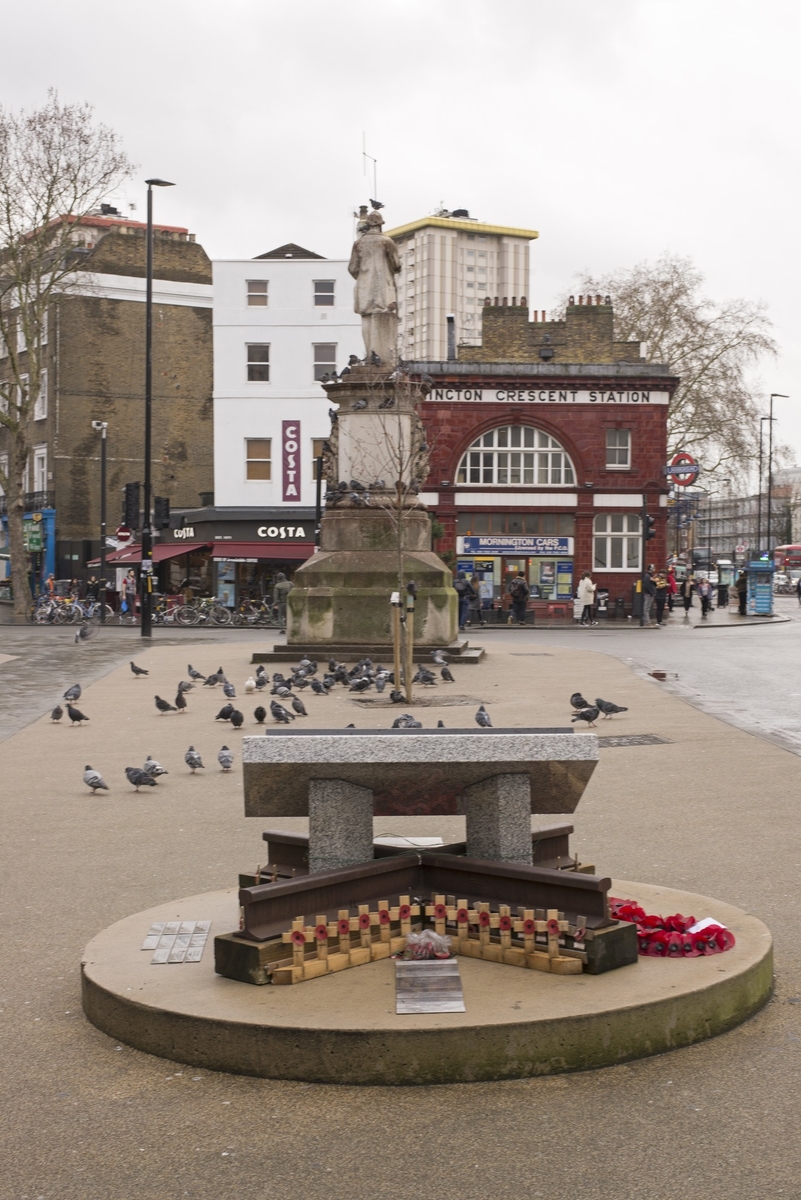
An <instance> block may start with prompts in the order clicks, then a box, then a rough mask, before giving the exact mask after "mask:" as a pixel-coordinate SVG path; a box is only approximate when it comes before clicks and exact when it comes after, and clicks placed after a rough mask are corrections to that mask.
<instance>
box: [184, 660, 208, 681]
mask: <svg viewBox="0 0 801 1200" xmlns="http://www.w3.org/2000/svg"><path fill="white" fill-rule="evenodd" d="M186 673H187V675H188V676H189V678H190V679H205V678H206V677H205V675H201V674H200V671H196V670H195V668H194V667H193V666H192V664H191V663H190V664H189V666H188V667H187V668H186Z"/></svg>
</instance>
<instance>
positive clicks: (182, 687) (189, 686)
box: [178, 679, 195, 692]
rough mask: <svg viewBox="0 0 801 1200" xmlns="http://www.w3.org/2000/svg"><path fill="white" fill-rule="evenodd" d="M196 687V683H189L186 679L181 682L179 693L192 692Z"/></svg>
mask: <svg viewBox="0 0 801 1200" xmlns="http://www.w3.org/2000/svg"><path fill="white" fill-rule="evenodd" d="M194 686H195V685H194V683H187V681H186V680H185V679H182V680H181V682H180V683H179V684H178V691H179V692H191V691H192V688H193V687H194Z"/></svg>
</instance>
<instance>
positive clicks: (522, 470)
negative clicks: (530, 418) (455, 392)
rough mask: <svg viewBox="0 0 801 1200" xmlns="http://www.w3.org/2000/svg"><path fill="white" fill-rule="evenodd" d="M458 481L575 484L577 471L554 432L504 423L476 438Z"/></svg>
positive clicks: (543, 485)
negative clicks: (551, 433)
mask: <svg viewBox="0 0 801 1200" xmlns="http://www.w3.org/2000/svg"><path fill="white" fill-rule="evenodd" d="M456 482H457V483H480V484H483V485H484V486H486V485H490V486H492V487H508V486H509V485H510V484H522V485H526V484H527V485H529V486H535V485H536V486H538V487H564V486H566V485H567V486H569V487H575V484H576V473H575V471H574V470H573V464H572V462H571V461H570V456H569V454H568V453H567V451H566V450H565V449H564V448H563V447H562V446H561V445H560V444H559V442H557V440H556V438H552V437H551V436H550V434H548V433H543V431H542V430H541V429H532V428H531V426H530V425H501V426H499V427H498V428H497V429H490V430H489V431H488V432H487V433H482V434H481V437H478V438H476V440H475V441H474V442H473V444H472V446H471V447H470V449H469V450H467V451H466V452H465V454H464V456H463V458H462V461H461V462H460V463H459V470H458V472H457V474H456Z"/></svg>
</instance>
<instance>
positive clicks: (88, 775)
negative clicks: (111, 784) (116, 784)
mask: <svg viewBox="0 0 801 1200" xmlns="http://www.w3.org/2000/svg"><path fill="white" fill-rule="evenodd" d="M83 781H84V783H85V784H86V786H87V787H89V788H91V789H92V795H93V796H94V794H95V792H96V791H97V790H98V788H102V789H103V791H104V792H107V791H108V790H109V788H108V784H107V783H104V782H103V776H102V775H101V774H100V772H99V771H95V769H94V767H90V766H89V764H88V763H87V764H86V766H85V767H84V769H83Z"/></svg>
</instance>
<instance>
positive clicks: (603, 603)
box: [595, 588, 609, 617]
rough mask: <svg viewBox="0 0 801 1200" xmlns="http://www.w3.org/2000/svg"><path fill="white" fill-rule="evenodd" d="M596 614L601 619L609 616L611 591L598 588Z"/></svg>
mask: <svg viewBox="0 0 801 1200" xmlns="http://www.w3.org/2000/svg"><path fill="white" fill-rule="evenodd" d="M595 613H596V616H599V617H608V616H609V591H608V589H607V588H598V591H597V592H596V593H595Z"/></svg>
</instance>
